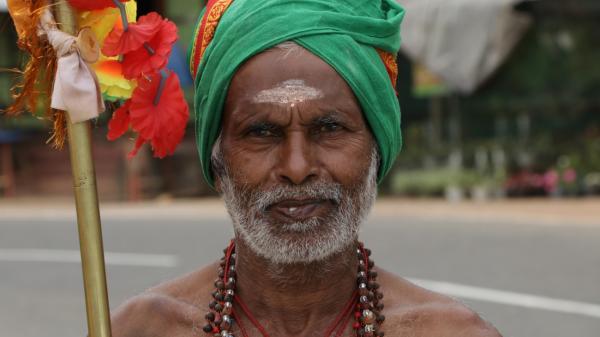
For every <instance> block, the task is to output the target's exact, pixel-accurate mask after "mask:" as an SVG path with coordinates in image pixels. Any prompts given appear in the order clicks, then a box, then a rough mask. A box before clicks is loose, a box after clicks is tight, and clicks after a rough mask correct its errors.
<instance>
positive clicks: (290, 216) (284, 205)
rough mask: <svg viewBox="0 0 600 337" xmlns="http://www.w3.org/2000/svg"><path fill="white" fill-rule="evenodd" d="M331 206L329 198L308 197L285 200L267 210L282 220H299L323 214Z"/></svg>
mask: <svg viewBox="0 0 600 337" xmlns="http://www.w3.org/2000/svg"><path fill="white" fill-rule="evenodd" d="M330 206H331V202H330V201H329V200H323V199H306V200H295V199H290V200H284V201H280V202H278V203H275V204H273V205H271V206H269V208H267V211H269V213H271V214H272V215H274V216H275V217H278V218H281V220H287V221H290V220H292V221H299V220H304V219H308V218H311V217H318V216H322V215H324V214H325V213H326V212H327V209H328V208H329V207H330Z"/></svg>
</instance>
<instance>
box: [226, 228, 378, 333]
mask: <svg viewBox="0 0 600 337" xmlns="http://www.w3.org/2000/svg"><path fill="white" fill-rule="evenodd" d="M361 248H362V247H361ZM234 250H235V241H234V240H231V243H230V244H229V247H227V252H226V253H225V272H224V273H223V282H225V283H226V282H227V279H228V276H229V267H230V263H229V261H230V260H231V255H232V254H233V252H234ZM362 252H363V254H364V256H365V257H366V258H368V257H367V254H366V252H365V251H364V249H362ZM365 261H368V260H367V259H366V260H365ZM357 299H358V291H357V290H355V291H354V292H353V293H352V297H351V298H350V300H349V301H348V303H346V305H345V306H344V309H343V310H342V311H341V312H340V313H339V314H338V315H337V317H336V318H335V321H334V322H333V323H332V324H331V326H329V328H327V330H325V334H324V337H331V335H332V334H333V332H334V331H336V328H337V332H336V334H335V337H341V336H342V335H343V334H344V331H345V330H346V326H347V325H348V322H349V321H350V319H351V317H352V309H353V308H354V307H355V305H356V304H357ZM233 300H234V301H235V303H237V304H238V305H239V306H240V308H241V309H242V311H243V312H244V314H245V315H246V317H248V319H249V320H250V322H251V323H252V325H254V327H255V328H256V329H258V331H259V332H260V333H261V334H262V336H263V337H270V336H269V333H268V332H267V330H266V329H265V327H263V326H262V324H260V322H259V321H258V320H257V319H256V318H255V317H254V315H252V313H251V312H250V309H249V308H248V306H247V305H246V303H244V301H242V299H241V298H240V297H239V296H238V295H237V294H236V295H234V296H233ZM232 316H233V317H234V318H235V321H236V323H237V325H238V326H239V328H240V331H241V333H242V336H244V337H248V332H247V331H246V329H245V328H244V326H243V324H242V321H241V317H239V316H238V315H237V312H236V311H235V310H233V311H232Z"/></svg>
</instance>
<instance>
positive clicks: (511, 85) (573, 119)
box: [0, 0, 600, 199]
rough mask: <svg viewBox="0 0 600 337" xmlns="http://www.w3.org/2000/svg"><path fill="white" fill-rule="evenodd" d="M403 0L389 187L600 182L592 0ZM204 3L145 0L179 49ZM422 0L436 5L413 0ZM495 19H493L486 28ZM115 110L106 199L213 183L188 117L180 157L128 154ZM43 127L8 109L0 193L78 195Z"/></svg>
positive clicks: (467, 192) (3, 40)
mask: <svg viewBox="0 0 600 337" xmlns="http://www.w3.org/2000/svg"><path fill="white" fill-rule="evenodd" d="M399 2H401V3H402V4H404V5H405V6H406V8H407V9H408V12H407V20H406V25H405V26H404V27H403V29H405V31H403V36H404V37H403V38H404V40H405V44H404V47H403V51H402V53H401V54H400V55H399V65H400V76H399V85H398V92H399V97H400V103H401V107H402V111H403V116H402V123H403V130H404V140H405V145H404V150H403V153H402V154H401V155H400V157H399V159H398V161H397V163H396V166H395V169H394V171H393V172H392V173H391V174H390V175H389V176H388V178H387V179H386V181H385V182H384V184H383V185H382V187H381V189H382V191H383V192H384V193H389V194H402V195H414V196H442V195H446V196H449V197H453V198H463V197H467V196H472V197H475V198H489V197H493V196H504V195H584V194H594V193H599V192H600V113H599V112H600V95H599V92H600V66H599V64H598V62H597V60H599V59H600V46H599V45H598V43H597V41H600V39H599V38H600V36H598V35H599V34H600V20H598V19H599V18H600V3H599V2H598V1H597V0H538V1H514V0H494V1H491V0H490V1H481V0H453V1H449V0H446V1H437V0H436V1H433V0H432V1H426V2H423V1H419V0H399ZM198 3H199V2H198V1H197V0H186V1H171V2H168V1H159V0H154V1H150V0H148V1H146V0H145V1H138V5H139V11H140V14H145V13H147V12H150V11H153V10H158V11H160V12H162V13H163V14H165V15H166V16H167V17H169V18H170V19H171V20H173V21H175V22H176V23H177V24H178V27H179V28H180V36H181V43H182V44H181V45H180V46H179V50H178V51H176V52H175V53H174V54H179V56H177V57H175V59H174V60H173V63H176V62H178V61H179V62H182V60H183V55H184V54H185V52H184V50H185V47H186V45H187V42H188V41H189V39H190V37H191V35H192V30H193V26H194V24H195V22H196V19H197V15H198V13H199V11H200V7H199V5H198ZM423 4H428V5H429V7H430V8H425V9H423V8H418V7H417V6H419V5H423ZM435 6H443V7H437V8H436V7H435ZM422 11H430V12H429V13H433V14H428V15H425V14H418V13H423V12H422ZM411 15H414V17H411ZM507 18H508V19H507ZM9 20H10V19H9V17H8V15H7V14H5V13H0V26H1V27H4V29H2V30H0V48H1V50H11V49H14V42H15V34H14V32H13V31H12V28H11V25H10V22H9ZM490 22H493V23H494V25H493V26H495V27H496V28H497V29H496V30H490V29H488V28H489V27H487V26H492V25H491V24H490ZM482 24H483V26H482ZM485 25H487V26H485ZM410 27H416V28H412V32H411V30H410V29H411V28H410ZM482 27H483V28H482ZM498 27H500V28H498ZM484 28H485V29H484ZM436 31H439V32H441V33H436ZM461 31H466V32H467V33H468V34H466V33H465V34H463V33H461ZM424 32H428V34H425V33H424ZM484 32H487V35H485V34H483V33H484ZM442 33H443V34H442ZM451 33H453V34H451ZM475 33H480V34H479V35H478V34H475ZM444 34H445V35H444ZM448 34H450V35H448ZM448 36H450V38H448ZM457 55H458V56H457ZM448 60H456V62H457V63H452V62H450V63H449V62H448ZM473 60H475V61H473ZM467 61H470V62H467ZM19 62H20V58H19V55H18V54H16V53H2V54H1V55H0V68H3V69H5V68H13V67H15V66H16V65H17V64H19ZM172 66H173V67H174V66H175V65H172ZM13 76H14V73H11V72H2V73H0V108H2V107H3V106H6V105H8V104H9V103H10V100H11V98H10V94H9V88H10V86H11V84H10V83H11V79H12V77H13ZM188 97H190V98H191V97H192V93H191V89H188ZM190 102H191V100H190ZM109 117H110V113H107V114H105V116H103V117H102V118H100V119H99V120H98V121H96V122H95V129H94V137H95V139H94V151H95V158H96V163H97V174H98V185H99V190H100V197H101V198H102V199H122V198H130V199H137V198H152V197H156V196H158V195H162V194H168V195H172V196H176V197H178V196H184V197H188V196H198V195H206V194H211V193H212V192H211V191H210V189H208V188H207V187H206V185H205V184H204V182H203V181H202V174H201V172H200V166H199V164H198V159H197V154H196V149H195V140H194V137H193V127H191V126H190V128H189V129H188V132H187V134H186V138H185V140H184V142H183V144H182V145H181V146H180V148H179V149H178V150H177V152H176V153H175V155H174V156H173V157H170V158H167V159H165V160H154V159H152V158H151V157H150V156H151V155H150V153H149V152H143V151H142V153H140V155H138V157H137V158H136V159H134V160H133V161H128V160H127V159H126V153H127V152H128V151H129V149H130V148H131V147H132V146H133V143H132V141H131V140H120V141H118V142H114V143H113V142H108V141H107V140H106V138H105V135H106V132H107V130H106V123H107V120H108V118H109ZM48 132H49V131H48V126H47V125H46V124H45V123H44V122H43V121H40V120H37V119H35V118H32V117H28V116H27V115H24V116H23V117H22V118H19V119H7V118H5V117H0V193H5V194H6V195H16V196H27V195H49V196H50V195H71V193H72V192H71V186H72V183H71V177H70V167H69V162H68V155H67V153H66V152H64V151H63V152H58V151H54V150H51V149H50V148H49V147H48V146H47V145H45V144H44V142H45V140H46V139H47V138H48V137H49V133H48Z"/></svg>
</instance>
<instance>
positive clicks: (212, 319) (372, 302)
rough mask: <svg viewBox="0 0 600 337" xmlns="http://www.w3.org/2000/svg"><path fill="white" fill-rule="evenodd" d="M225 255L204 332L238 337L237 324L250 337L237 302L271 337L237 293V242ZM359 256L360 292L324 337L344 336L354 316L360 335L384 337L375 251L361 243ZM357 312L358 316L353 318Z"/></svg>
mask: <svg viewBox="0 0 600 337" xmlns="http://www.w3.org/2000/svg"><path fill="white" fill-rule="evenodd" d="M223 252H224V254H225V256H224V257H223V258H222V259H221V263H220V266H219V271H218V275H219V277H218V278H217V279H216V281H215V288H216V290H215V291H214V292H213V293H212V297H213V300H212V301H211V302H210V303H209V309H210V311H209V312H208V313H207V314H206V316H205V318H206V321H207V324H206V325H205V326H204V328H203V330H204V332H205V333H206V334H207V335H209V336H213V337H234V335H233V334H232V332H231V331H232V328H233V325H234V323H237V326H238V328H239V330H240V332H241V334H242V336H243V337H248V336H249V335H248V332H247V330H246V328H245V327H244V326H243V324H242V321H241V319H240V317H239V315H238V311H237V310H235V308H234V303H235V305H236V307H239V309H241V312H243V313H244V315H245V316H246V317H247V318H248V320H249V321H250V322H251V323H252V325H253V326H254V327H255V328H256V329H257V330H258V331H259V332H260V333H261V335H262V336H263V337H270V336H269V333H268V332H267V330H266V329H265V328H264V327H263V326H262V324H260V322H258V320H257V319H256V318H255V317H254V315H252V313H251V312H250V310H249V308H248V306H247V305H246V304H245V303H244V301H243V300H242V299H241V298H240V297H239V295H236V293H235V286H236V268H235V262H236V254H235V241H234V240H231V243H230V244H229V246H228V247H227V248H226V249H225V250H224V251H223ZM356 253H357V258H358V271H357V290H356V291H355V292H354V293H353V294H352V297H351V298H350V300H349V301H348V303H347V304H346V305H345V306H344V309H343V310H342V311H341V312H340V313H339V314H338V315H337V317H336V319H335V321H334V322H333V323H332V324H331V325H330V326H329V327H328V328H327V330H326V331H325V334H324V337H332V336H333V337H341V336H342V335H343V334H344V331H345V330H346V327H347V326H348V323H349V322H350V320H351V319H352V318H353V317H354V320H355V321H354V324H353V325H352V327H353V329H354V332H355V335H356V336H359V337H383V335H384V333H383V331H381V330H380V326H381V324H382V323H383V321H384V320H385V316H383V315H382V314H381V311H382V310H383V303H381V300H382V299H383V294H382V293H381V292H380V291H379V284H378V283H377V282H376V279H377V272H375V271H373V270H372V268H373V266H374V263H373V260H371V259H369V256H370V255H371V251H370V250H369V249H366V248H364V246H363V244H362V243H358V247H357V250H356ZM353 312H354V315H352V313H353ZM334 333H335V334H334Z"/></svg>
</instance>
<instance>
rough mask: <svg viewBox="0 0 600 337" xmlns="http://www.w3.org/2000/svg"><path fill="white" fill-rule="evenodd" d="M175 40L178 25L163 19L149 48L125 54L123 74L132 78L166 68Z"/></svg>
mask: <svg viewBox="0 0 600 337" xmlns="http://www.w3.org/2000/svg"><path fill="white" fill-rule="evenodd" d="M175 42H177V26H175V24H174V23H173V22H171V21H169V20H163V22H162V24H161V26H160V29H159V31H158V32H157V33H156V35H155V36H154V37H153V38H152V39H151V40H150V41H148V44H147V46H149V48H147V46H142V47H140V48H139V49H137V50H135V51H132V52H129V53H126V54H125V55H123V76H125V78H129V79H132V78H137V77H139V76H141V75H142V74H147V73H152V72H155V71H158V70H160V69H162V68H164V67H165V66H166V65H167V62H168V61H169V56H170V55H171V50H172V49H173V45H174V44H175ZM149 49H150V50H151V51H152V52H153V53H151V52H150V50H149Z"/></svg>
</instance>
